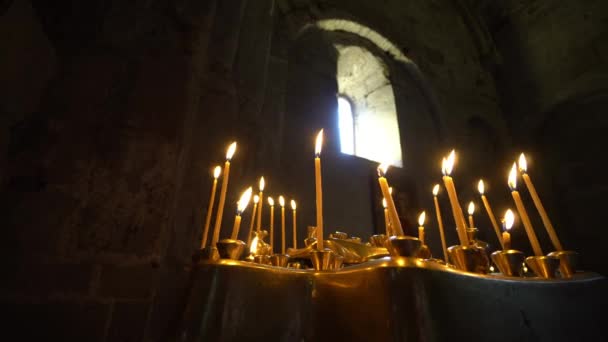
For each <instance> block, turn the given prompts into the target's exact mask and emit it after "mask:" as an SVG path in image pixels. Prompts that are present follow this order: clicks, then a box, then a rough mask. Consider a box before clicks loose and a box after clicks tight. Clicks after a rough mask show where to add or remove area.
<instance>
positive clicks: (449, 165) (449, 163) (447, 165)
mask: <svg viewBox="0 0 608 342" xmlns="http://www.w3.org/2000/svg"><path fill="white" fill-rule="evenodd" d="M455 161H456V151H454V150H452V152H450V154H449V155H448V157H447V158H443V161H442V162H441V171H442V172H443V175H444V176H449V175H450V174H451V173H452V169H453V168H454V162H455Z"/></svg>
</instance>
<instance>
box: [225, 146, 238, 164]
mask: <svg viewBox="0 0 608 342" xmlns="http://www.w3.org/2000/svg"><path fill="white" fill-rule="evenodd" d="M234 152H236V141H235V142H233V143H232V144H230V146H228V151H226V160H228V161H230V160H231V159H232V156H233V155H234Z"/></svg>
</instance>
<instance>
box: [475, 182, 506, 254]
mask: <svg viewBox="0 0 608 342" xmlns="http://www.w3.org/2000/svg"><path fill="white" fill-rule="evenodd" d="M477 190H478V191H479V194H480V195H481V201H482V202H483V206H484V207H485V208H486V213H488V217H489V218H490V222H491V223H492V227H494V232H495V233H496V238H497V239H498V242H499V243H500V245H501V246H502V248H503V249H505V246H504V244H503V242H502V234H501V233H500V228H499V227H498V223H497V222H496V217H495V216H494V213H493V212H492V207H490V202H489V201H488V198H487V197H486V195H485V185H484V183H483V180H482V179H480V180H479V183H478V184H477Z"/></svg>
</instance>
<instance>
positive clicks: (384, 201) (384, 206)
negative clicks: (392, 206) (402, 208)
mask: <svg viewBox="0 0 608 342" xmlns="http://www.w3.org/2000/svg"><path fill="white" fill-rule="evenodd" d="M382 207H383V208H384V209H386V207H388V203H386V198H382Z"/></svg>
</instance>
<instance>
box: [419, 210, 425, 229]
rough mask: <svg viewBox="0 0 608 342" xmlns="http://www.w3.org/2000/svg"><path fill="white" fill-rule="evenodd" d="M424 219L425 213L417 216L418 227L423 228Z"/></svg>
mask: <svg viewBox="0 0 608 342" xmlns="http://www.w3.org/2000/svg"><path fill="white" fill-rule="evenodd" d="M425 219H426V212H424V211H423V212H421V213H420V216H418V225H419V226H420V227H422V226H424V220H425Z"/></svg>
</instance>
